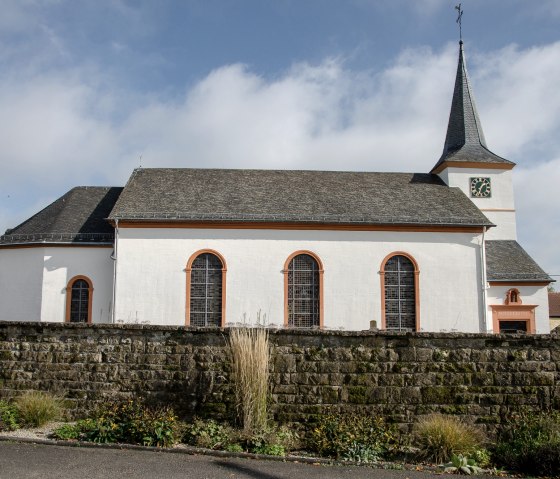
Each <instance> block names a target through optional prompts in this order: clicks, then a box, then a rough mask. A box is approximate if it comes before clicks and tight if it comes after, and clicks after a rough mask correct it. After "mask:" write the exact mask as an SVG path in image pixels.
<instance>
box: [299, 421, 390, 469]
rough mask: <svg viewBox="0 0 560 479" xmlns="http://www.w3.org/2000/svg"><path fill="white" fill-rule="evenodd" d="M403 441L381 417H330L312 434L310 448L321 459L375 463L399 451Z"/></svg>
mask: <svg viewBox="0 0 560 479" xmlns="http://www.w3.org/2000/svg"><path fill="white" fill-rule="evenodd" d="M400 446H401V438H400V437H399V435H398V433H397V430H396V429H395V428H394V427H393V426H390V425H388V424H387V423H386V422H385V420H384V419H383V418H382V417H375V416H362V415H358V414H342V415H335V414H329V415H327V416H324V417H323V418H322V420H321V423H320V424H319V425H318V426H317V427H316V428H315V429H314V430H313V431H312V433H311V441H310V447H311V448H312V449H313V450H314V451H316V452H318V453H319V454H320V455H321V456H328V457H335V458H337V459H343V458H345V457H348V458H350V457H352V458H353V459H351V460H361V461H365V460H368V461H370V460H373V458H374V457H375V458H377V456H381V455H383V454H387V453H393V452H395V451H397V450H398V449H399V448H400Z"/></svg>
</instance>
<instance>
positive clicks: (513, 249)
mask: <svg viewBox="0 0 560 479" xmlns="http://www.w3.org/2000/svg"><path fill="white" fill-rule="evenodd" d="M486 267H487V271H486V275H487V279H488V281H535V282H542V281H552V278H550V276H548V274H546V273H545V272H544V271H543V270H542V269H541V267H540V266H539V265H538V264H537V263H535V260H533V258H531V257H530V256H529V254H528V253H527V252H526V251H525V250H524V249H523V248H522V247H521V246H520V245H519V243H518V242H517V241H513V240H490V241H486Z"/></svg>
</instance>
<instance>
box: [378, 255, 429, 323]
mask: <svg viewBox="0 0 560 479" xmlns="http://www.w3.org/2000/svg"><path fill="white" fill-rule="evenodd" d="M380 273H381V294H382V296H381V298H382V321H383V327H384V328H385V329H388V330H393V331H417V330H418V273H419V271H418V267H417V265H416V262H415V261H414V260H413V259H412V258H411V257H410V256H408V255H407V254H405V253H392V254H391V255H389V256H388V257H386V258H385V260H384V261H383V264H382V266H381V271H380Z"/></svg>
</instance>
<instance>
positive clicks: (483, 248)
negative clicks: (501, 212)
mask: <svg viewBox="0 0 560 479" xmlns="http://www.w3.org/2000/svg"><path fill="white" fill-rule="evenodd" d="M486 229H487V227H486V226H484V227H483V228H482V246H481V249H480V262H481V265H480V274H481V282H482V284H481V286H482V318H483V320H484V326H485V328H486V331H484V332H485V333H487V332H488V331H492V328H491V327H490V326H489V325H488V298H487V295H486V292H487V289H488V287H487V284H486V240H485V235H486Z"/></svg>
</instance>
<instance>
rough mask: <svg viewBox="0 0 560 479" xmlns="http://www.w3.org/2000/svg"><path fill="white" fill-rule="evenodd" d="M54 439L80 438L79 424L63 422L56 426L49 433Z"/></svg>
mask: <svg viewBox="0 0 560 479" xmlns="http://www.w3.org/2000/svg"><path fill="white" fill-rule="evenodd" d="M51 436H52V437H53V438H54V439H61V440H63V441H68V440H70V439H80V436H81V428H80V425H79V424H63V425H62V426H60V427H57V428H56V429H55V430H54V431H53V432H52V434H51Z"/></svg>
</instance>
